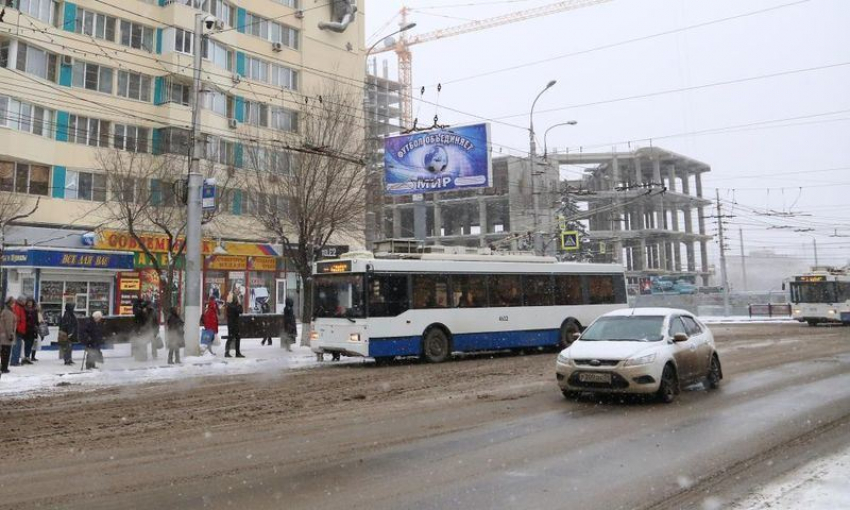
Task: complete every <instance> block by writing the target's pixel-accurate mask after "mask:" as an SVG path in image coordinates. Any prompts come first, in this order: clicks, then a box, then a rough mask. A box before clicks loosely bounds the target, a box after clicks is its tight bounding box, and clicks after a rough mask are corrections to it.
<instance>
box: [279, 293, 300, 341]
mask: <svg viewBox="0 0 850 510" xmlns="http://www.w3.org/2000/svg"><path fill="white" fill-rule="evenodd" d="M293 305H294V303H293V301H292V298H286V301H284V306H283V338H281V342H282V343H283V344H284V347H286V350H287V351H291V350H292V344H294V343H295V337H296V335H298V326H297V325H296V323H295V309H294V308H293Z"/></svg>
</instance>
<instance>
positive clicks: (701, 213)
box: [696, 174, 708, 286]
mask: <svg viewBox="0 0 850 510" xmlns="http://www.w3.org/2000/svg"><path fill="white" fill-rule="evenodd" d="M696 177H697V193H700V192H701V188H702V185H701V184H700V181H699V174H697V176H696ZM697 215H698V216H697V222H698V224H699V234H700V235H705V209H704V208H703V207H699V208H698V209H697ZM699 255H700V269H701V270H702V272H703V273H705V274H704V275H703V277H702V284H703V285H706V286H707V285H708V246H707V245H706V242H705V241H700V242H699Z"/></svg>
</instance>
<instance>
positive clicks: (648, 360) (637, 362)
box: [623, 352, 657, 367]
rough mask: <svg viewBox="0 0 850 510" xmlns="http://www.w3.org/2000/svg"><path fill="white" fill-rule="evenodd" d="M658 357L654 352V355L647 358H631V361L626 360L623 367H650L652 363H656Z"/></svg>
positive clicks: (648, 355)
mask: <svg viewBox="0 0 850 510" xmlns="http://www.w3.org/2000/svg"><path fill="white" fill-rule="evenodd" d="M656 356H657V354H656V353H654V352H653V353H652V354H647V355H646V356H640V357H637V358H629V359H627V360H626V362H625V363H623V366H624V367H634V366H638V365H648V364H650V363H652V362H653V361H655V358H656Z"/></svg>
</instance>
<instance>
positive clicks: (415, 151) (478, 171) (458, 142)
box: [384, 124, 493, 195]
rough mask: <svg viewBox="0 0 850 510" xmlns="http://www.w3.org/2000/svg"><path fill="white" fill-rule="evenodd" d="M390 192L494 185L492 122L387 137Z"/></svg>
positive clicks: (386, 167) (414, 191) (385, 154)
mask: <svg viewBox="0 0 850 510" xmlns="http://www.w3.org/2000/svg"><path fill="white" fill-rule="evenodd" d="M384 166H385V169H384V177H385V182H386V192H387V194H389V195H410V194H419V193H433V192H446V191H455V190H465V189H475V188H487V187H490V186H492V182H493V168H492V165H491V161H490V125H489V124H474V125H471V126H460V127H453V128H448V129H441V130H437V131H426V132H422V133H411V134H407V135H401V136H393V137H389V138H386V139H385V140H384Z"/></svg>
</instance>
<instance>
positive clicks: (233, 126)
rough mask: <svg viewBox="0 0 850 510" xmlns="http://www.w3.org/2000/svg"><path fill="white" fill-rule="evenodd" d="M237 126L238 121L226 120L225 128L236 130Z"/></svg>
mask: <svg viewBox="0 0 850 510" xmlns="http://www.w3.org/2000/svg"><path fill="white" fill-rule="evenodd" d="M238 126H239V121H238V120H236V119H227V127H229V128H230V129H236V128H237V127H238Z"/></svg>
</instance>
